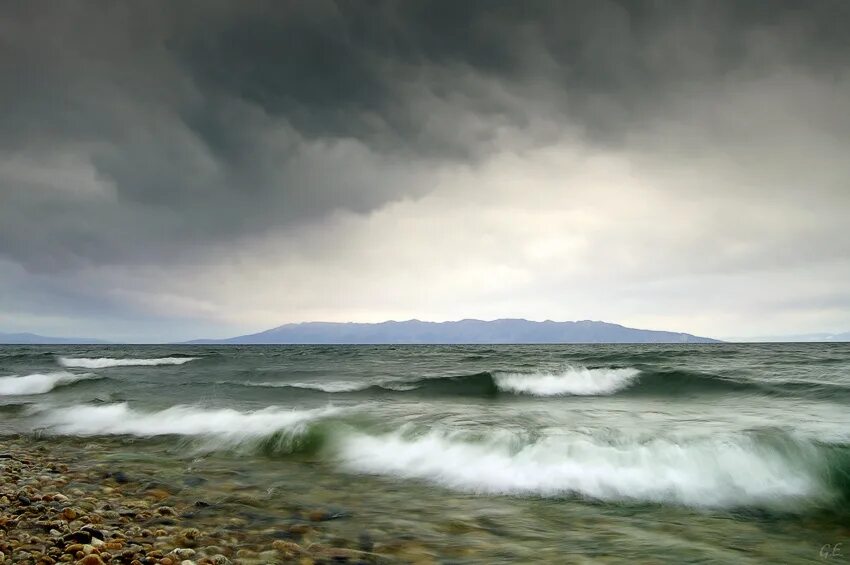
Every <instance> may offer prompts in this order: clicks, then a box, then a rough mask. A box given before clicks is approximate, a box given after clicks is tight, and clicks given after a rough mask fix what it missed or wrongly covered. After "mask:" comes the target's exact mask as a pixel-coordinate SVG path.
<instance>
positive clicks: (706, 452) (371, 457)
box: [337, 430, 850, 509]
mask: <svg viewBox="0 0 850 565" xmlns="http://www.w3.org/2000/svg"><path fill="white" fill-rule="evenodd" d="M337 455H338V457H339V459H340V461H341V462H342V464H343V465H344V467H345V468H346V469H348V470H351V471H355V472H360V473H368V474H376V475H388V476H393V477H397V478H402V479H416V480H424V481H428V482H431V483H435V484H438V485H441V486H444V487H448V488H452V489H456V490H462V491H467V492H472V493H477V494H489V495H533V496H542V497H562V496H569V495H578V496H581V497H587V498H591V499H599V500H614V501H616V500H620V501H641V502H654V503H662V502H665V503H675V504H680V505H687V506H702V507H727V508H734V507H743V506H760V507H781V508H783V509H798V508H799V509H802V507H803V506H834V505H835V504H836V502H837V501H838V500H841V499H843V498H846V494H847V492H848V486H850V485H848V473H850V451H848V448H847V447H846V446H823V445H818V444H815V443H812V442H809V441H803V440H796V439H793V438H791V437H790V436H787V435H777V436H772V437H762V436H759V435H758V434H740V435H736V436H731V437H726V438H702V439H692V440H678V441H677V440H673V439H653V440H650V441H644V442H639V441H634V440H632V441H620V442H612V441H610V440H603V439H599V438H594V437H592V436H585V435H579V434H558V435H551V436H543V437H540V438H536V439H533V438H527V437H522V436H519V435H516V434H511V433H508V432H505V433H502V434H492V435H490V436H488V437H485V438H483V439H481V438H475V439H473V438H470V437H464V436H462V435H460V434H451V433H446V432H439V431H434V430H432V431H429V432H427V433H424V434H420V435H415V434H411V433H409V432H407V433H406V432H404V431H400V432H394V433H389V434H384V435H368V434H352V435H351V436H350V437H348V438H347V439H346V440H345V441H342V442H340V444H339V451H338V454H337Z"/></svg>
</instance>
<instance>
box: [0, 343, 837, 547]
mask: <svg viewBox="0 0 850 565" xmlns="http://www.w3.org/2000/svg"><path fill="white" fill-rule="evenodd" d="M0 403H2V404H3V406H2V408H0V426H2V429H3V430H4V431H5V433H7V434H36V436H37V437H38V438H39V439H38V441H40V442H46V444H48V445H50V446H52V447H51V448H52V449H65V450H70V451H73V450H79V449H82V448H84V447H86V448H87V453H88V454H89V455H88V456H89V457H90V458H91V460H92V462H93V463H98V462H100V463H102V464H103V465H105V466H106V467H110V466H115V467H120V468H121V469H122V470H126V471H127V472H130V473H136V474H142V475H144V474H150V475H151V476H156V477H158V479H159V480H163V481H166V482H170V483H173V484H175V485H181V488H184V489H186V492H185V496H189V497H200V498H205V499H213V500H220V501H230V502H228V504H229V503H233V504H242V503H244V502H246V501H247V502H249V504H244V506H245V507H246V508H243V509H242V510H243V511H244V514H245V516H247V517H246V518H245V520H248V521H255V522H257V523H258V524H261V525H270V527H271V526H273V525H274V524H275V523H276V522H277V521H283V520H287V519H288V516H290V515H291V513H292V509H293V507H296V506H303V507H305V508H314V507H325V506H329V505H330V506H333V507H339V508H340V509H342V510H343V511H344V514H345V517H342V518H340V519H339V520H334V521H333V522H329V523H328V524H330V526H329V527H330V529H331V531H333V532H335V533H336V534H338V535H339V536H341V537H347V538H350V539H353V538H356V537H357V536H358V535H359V534H360V533H361V531H362V530H363V529H367V530H369V531H370V532H371V534H370V535H373V536H374V537H375V539H376V541H378V542H379V543H400V544H403V543H407V544H410V545H416V546H417V547H419V550H418V551H421V552H423V554H426V555H427V554H430V555H434V556H436V557H438V558H440V559H444V560H452V561H455V562H457V561H461V562H464V561H467V562H481V561H487V562H511V561H534V560H538V561H564V560H572V561H577V562H581V561H582V560H583V559H585V560H587V561H588V562H597V561H601V562H606V561H611V562H616V561H621V560H626V559H628V560H638V561H640V562H652V561H653V560H655V561H657V562H670V561H671V560H672V561H677V562H739V563H740V562H752V563H761V562H765V561H772V562H783V563H789V562H818V561H822V557H821V549H822V547H823V546H824V545H825V544H836V543H848V542H850V525H848V524H850V512H848V511H847V508H848V506H847V504H848V493H850V448H848V435H850V410H848V408H850V347H848V345H845V344H771V345H758V344H747V345H732V344H721V345H669V346H665V345H610V346H606V345H581V346H579V345H563V346H436V347H435V346H384V347H375V346H362V347H361V346H323V347H319V346H315V347H313V346H292V347H286V346H280V347H278V346H250V347H238V346H229V347H228V346H225V347H207V346H197V347H195V346H191V347H189V346H180V347H175V346H143V347H124V346H121V347H118V346H109V347H104V346H73V347H71V346H60V347H56V346H44V347H3V348H2V349H0ZM33 441H35V440H33ZM187 477H191V480H190V481H189V482H190V483H191V484H187V482H186V480H187ZM235 493H238V495H239V497H242V499H241V500H242V502H233V501H234V500H237V498H234V496H236V495H235ZM234 511H235V510H234V508H229V509H228V510H227V511H226V512H224V511H222V512H219V513H215V512H213V511H212V510H211V511H209V515H208V516H207V517H206V518H205V517H204V516H199V517H198V518H197V519H198V520H204V519H209V520H219V519H225V518H224V517H225V516H226V515H232V514H233V512H234ZM414 540H415V541H414ZM847 553H850V550H848V552H847Z"/></svg>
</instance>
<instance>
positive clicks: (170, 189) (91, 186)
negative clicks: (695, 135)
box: [0, 0, 850, 272]
mask: <svg viewBox="0 0 850 565" xmlns="http://www.w3.org/2000/svg"><path fill="white" fill-rule="evenodd" d="M848 23H850V20H848V5H847V4H846V3H844V2H840V1H822V2H817V3H812V4H809V3H800V2H745V3H737V2H728V3H726V2H709V1H705V2H622V3H618V2H603V1H595V0H594V1H585V2H495V1H486V2H485V1H481V2H454V3H450V2H324V1H315V2H313V1H311V2H303V3H295V2H268V3H265V2H251V3H244V2H199V3H191V2H183V3H171V2H162V3H159V2H146V3H120V2H119V3H112V2H68V3H47V2H44V3H41V2H9V3H4V5H3V7H2V8H0V70H2V76H3V77H4V80H3V81H2V85H0V105H2V107H3V111H2V112H1V113H0V198H2V206H0V254H2V255H4V256H6V257H7V258H10V259H11V260H13V261H15V262H17V263H19V264H21V265H23V266H25V267H26V268H27V269H30V270H34V271H39V272H50V271H56V270H64V269H69V268H73V267H78V266H82V265H92V264H94V265H97V264H122V263H124V264H129V263H151V264H155V263H160V262H163V261H165V262H167V261H171V260H177V259H181V260H185V259H186V257H187V256H189V257H191V256H192V254H193V253H196V252H201V251H202V250H203V249H204V248H205V247H206V246H207V245H210V244H214V243H216V242H219V241H233V240H236V239H238V238H240V237H246V236H251V235H254V234H261V233H263V232H264V231H265V230H268V229H270V228H286V227H289V226H297V225H300V224H303V223H304V222H308V221H310V220H312V219H315V218H317V217H320V216H322V215H324V214H327V213H329V212H331V211H334V210H351V211H354V212H368V211H370V210H373V209H375V208H376V207H379V206H380V205H382V204H383V203H385V202H387V201H390V200H393V199H398V198H404V197H407V196H415V195H420V194H423V193H424V192H426V191H428V190H429V189H430V183H431V182H432V179H430V178H428V177H427V176H426V173H428V172H429V171H432V170H434V169H436V168H439V167H440V166H451V165H465V164H474V163H476V162H478V161H479V160H481V159H483V158H486V156H487V155H488V154H489V153H490V152H492V151H496V150H501V149H510V147H505V146H504V145H505V144H506V143H508V144H510V143H511V140H513V139H515V138H517V139H518V140H517V141H516V142H517V143H518V144H522V143H532V144H534V143H545V142H546V140H547V139H548V138H547V137H546V136H547V135H557V132H558V131H559V129H560V128H562V127H577V128H579V129H580V130H581V131H582V132H584V135H585V137H586V139H587V140H588V142H590V143H596V144H603V145H612V146H616V145H617V144H619V143H621V142H623V140H624V139H625V138H626V136H627V134H628V133H629V131H630V130H631V129H632V128H634V127H639V126H643V125H645V124H646V123H647V122H652V121H653V120H654V119H656V118H658V117H660V116H663V115H664V112H665V108H666V107H667V105H668V104H669V103H670V101H671V99H674V98H675V97H677V96H679V95H680V94H681V92H682V91H683V89H684V90H690V91H697V92H698V91H699V90H700V88H701V85H705V86H706V88H708V87H709V86H710V85H712V84H714V83H715V82H716V81H718V80H720V79H722V78H723V77H726V76H728V75H730V74H732V75H734V73H735V72H738V71H740V70H741V69H746V70H747V72H758V71H759V70H761V71H767V70H769V69H770V68H772V67H776V66H783V67H792V68H793V67H800V68H805V69H806V70H807V72H812V73H821V74H826V75H827V76H828V75H829V73H831V72H833V71H834V70H835V69H837V68H841V67H842V66H843V65H846V63H847V61H848V53H850V49H848V41H850V39H848V34H846V33H845V31H846V25H847V24H848ZM541 113H542V114H544V115H545V118H546V120H548V121H549V122H551V126H550V129H549V130H545V131H542V132H535V131H533V128H531V127H530V124H531V123H533V122H534V120H535V119H536V118H539V115H540V114H541ZM505 129H507V130H509V131H513V132H518V133H517V135H516V136H514V137H511V138H510V139H508V140H507V141H506V140H505V139H504V137H503V136H501V137H500V133H499V132H501V131H504V130H505ZM553 132H554V133H553ZM537 136H539V138H538V137H537ZM524 137H528V138H529V139H530V141H529V140H527V139H524Z"/></svg>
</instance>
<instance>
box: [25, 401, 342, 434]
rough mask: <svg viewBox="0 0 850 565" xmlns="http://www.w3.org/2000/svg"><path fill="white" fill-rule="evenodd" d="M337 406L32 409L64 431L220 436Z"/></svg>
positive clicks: (291, 422) (275, 426)
mask: <svg viewBox="0 0 850 565" xmlns="http://www.w3.org/2000/svg"><path fill="white" fill-rule="evenodd" d="M337 412H338V409H336V408H333V407H327V408H319V409H314V410H284V409H281V408H277V407H269V408H264V409H262V410H255V411H250V412H240V411H238V410H233V409H230V408H218V409H212V408H199V407H195V406H172V407H171V408H167V409H165V410H160V411H151V412H145V411H140V410H135V409H133V408H130V407H129V406H128V405H127V404H126V403H118V404H109V405H105V406H91V405H78V406H71V407H66V408H43V409H42V410H40V411H39V412H37V413H36V415H37V424H38V425H39V426H40V427H43V428H46V429H48V430H50V431H52V432H55V433H58V434H63V435H79V436H95V435H132V436H140V437H152V436H162V435H183V436H222V437H231V438H233V439H235V440H238V439H240V438H249V437H259V436H264V435H268V434H270V433H272V432H274V431H277V430H280V429H285V428H292V427H299V426H302V425H304V424H307V423H308V422H310V421H312V420H316V419H319V418H323V417H327V416H330V415H333V414H335V413H337Z"/></svg>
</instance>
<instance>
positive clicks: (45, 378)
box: [0, 371, 97, 396]
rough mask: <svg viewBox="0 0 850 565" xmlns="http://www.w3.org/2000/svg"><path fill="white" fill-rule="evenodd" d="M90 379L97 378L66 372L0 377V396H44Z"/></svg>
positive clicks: (87, 374) (89, 374)
mask: <svg viewBox="0 0 850 565" xmlns="http://www.w3.org/2000/svg"><path fill="white" fill-rule="evenodd" d="M92 378H97V377H96V375H93V374H91V373H83V374H74V373H69V372H67V371H55V372H52V373H33V374H31V375H25V376H20V377H19V376H17V375H11V376H8V377H0V395H7V396H21V395H27V394H45V393H47V392H50V391H51V390H53V389H54V388H56V387H59V386H62V385H66V384H70V383H73V382H77V381H81V380H86V379H92Z"/></svg>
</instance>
